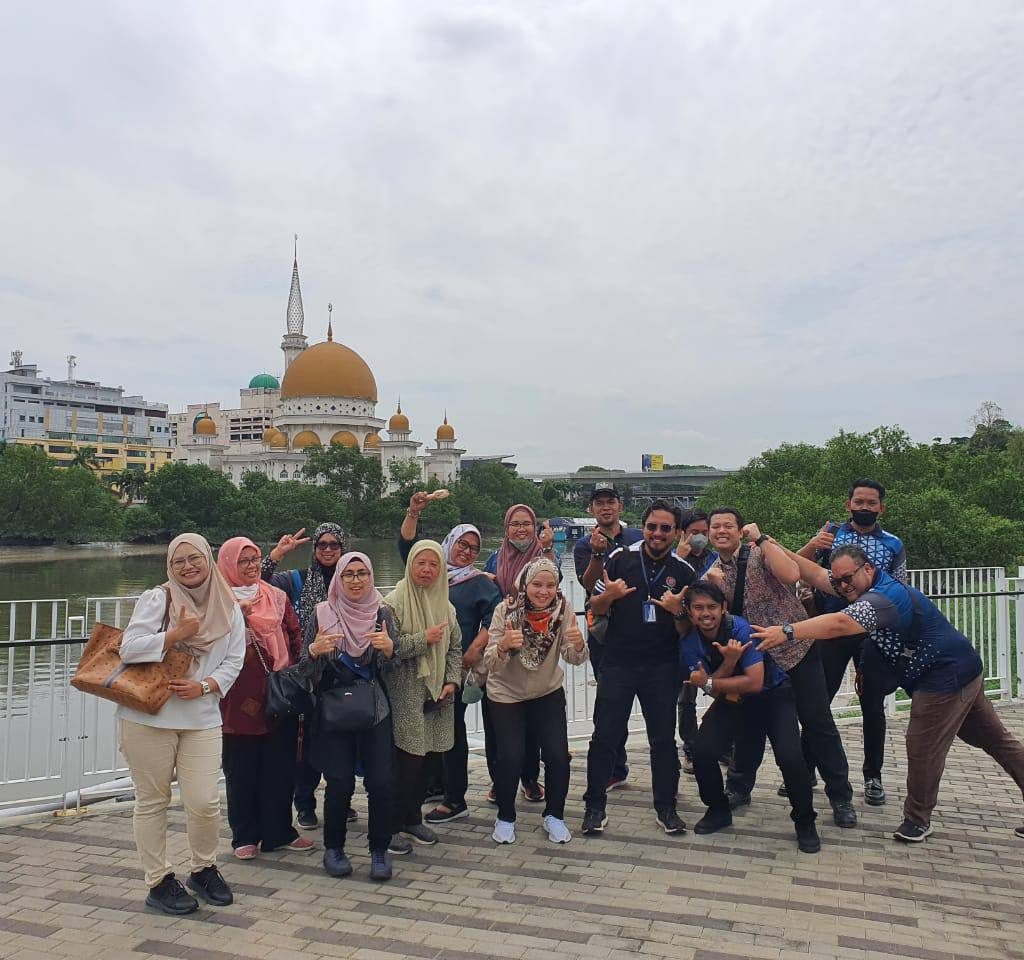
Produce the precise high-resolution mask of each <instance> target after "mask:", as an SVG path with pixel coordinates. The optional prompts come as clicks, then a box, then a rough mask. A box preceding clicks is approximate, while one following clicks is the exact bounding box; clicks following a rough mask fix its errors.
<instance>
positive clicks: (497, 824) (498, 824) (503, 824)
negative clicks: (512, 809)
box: [491, 820, 516, 843]
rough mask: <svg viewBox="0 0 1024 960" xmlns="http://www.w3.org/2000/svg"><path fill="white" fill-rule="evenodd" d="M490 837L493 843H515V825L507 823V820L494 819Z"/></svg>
mask: <svg viewBox="0 0 1024 960" xmlns="http://www.w3.org/2000/svg"><path fill="white" fill-rule="evenodd" d="M491 839H492V840H493V841H494V842H495V843H515V842H516V825H515V824H514V823H509V822H508V821H507V820H495V821H494V833H492V834H491Z"/></svg>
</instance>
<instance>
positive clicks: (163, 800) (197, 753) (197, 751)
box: [121, 720, 221, 887]
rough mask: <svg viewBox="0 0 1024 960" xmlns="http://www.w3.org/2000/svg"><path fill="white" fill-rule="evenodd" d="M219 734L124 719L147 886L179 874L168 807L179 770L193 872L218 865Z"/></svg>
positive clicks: (215, 730) (123, 741)
mask: <svg viewBox="0 0 1024 960" xmlns="http://www.w3.org/2000/svg"><path fill="white" fill-rule="evenodd" d="M220 734H221V730H220V727H214V728H212V729H210V730H165V729H163V728H161V727H149V726H146V725H145V724H141V723H133V722H132V721H130V720H122V721H121V752H122V753H123V754H124V757H125V759H126V760H127V761H128V767H129V769H130V770H131V775H132V782H133V783H134V784H135V816H134V819H133V825H134V827H135V845H136V847H138V850H139V859H140V860H141V861H142V869H143V870H144V871H145V872H146V886H148V887H155V886H156V885H157V884H158V883H159V882H160V881H161V880H162V879H163V878H164V877H165V876H166V875H167V874H168V873H172V872H173V870H174V868H173V867H172V866H171V864H170V863H169V862H168V860H167V807H168V805H169V804H170V802H171V781H172V780H173V779H174V775H175V771H177V778H178V788H179V790H180V792H181V802H182V806H184V808H185V817H186V822H187V825H188V844H189V848H190V849H191V853H192V859H191V862H190V864H189V869H190V870H191V871H192V872H195V871H197V870H202V869H203V868H204V867H212V866H213V865H214V864H215V863H216V862H217V841H218V832H219V829H220V791H219V789H218V785H217V781H218V779H219V777H220V762H221V736H220Z"/></svg>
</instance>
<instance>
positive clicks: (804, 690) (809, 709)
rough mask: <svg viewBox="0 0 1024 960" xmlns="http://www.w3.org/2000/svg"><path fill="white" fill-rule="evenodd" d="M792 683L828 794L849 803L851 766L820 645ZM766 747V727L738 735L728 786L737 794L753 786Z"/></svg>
mask: <svg viewBox="0 0 1024 960" xmlns="http://www.w3.org/2000/svg"><path fill="white" fill-rule="evenodd" d="M789 682H790V685H791V686H792V689H793V694H794V696H795V697H796V714H797V717H798V718H799V720H800V726H801V727H802V728H803V743H804V744H806V746H807V747H808V748H809V753H810V756H811V757H812V758H813V760H814V762H815V764H816V766H817V767H818V769H819V770H821V775H822V778H823V779H824V781H825V793H827V794H828V798H829V800H830V801H831V802H832V804H833V806H834V805H835V804H837V803H849V802H850V801H851V800H852V799H853V788H852V787H851V786H850V765H849V763H848V762H847V760H846V751H845V750H844V749H843V740H842V738H841V737H840V736H839V731H838V730H837V729H836V722H835V719H834V718H833V716H832V704H831V701H830V700H829V697H828V689H827V688H826V686H825V671H824V669H823V668H822V665H821V654H820V653H819V651H818V645H817V644H815V645H814V646H812V647H811V649H810V650H809V651H808V652H807V656H805V657H804V658H803V660H801V661H800V662H799V663H798V664H797V665H796V666H795V667H793V669H792V670H790V671H789ZM764 746H765V734H764V731H763V730H760V729H758V728H746V727H744V728H743V729H741V730H740V732H739V733H738V734H737V737H736V760H735V766H734V767H733V768H730V770H729V789H730V790H732V791H733V792H734V793H739V794H743V795H746V794H749V793H750V791H751V790H753V789H754V784H755V782H756V781H757V771H758V769H759V768H760V766H761V761H762V760H763V759H764Z"/></svg>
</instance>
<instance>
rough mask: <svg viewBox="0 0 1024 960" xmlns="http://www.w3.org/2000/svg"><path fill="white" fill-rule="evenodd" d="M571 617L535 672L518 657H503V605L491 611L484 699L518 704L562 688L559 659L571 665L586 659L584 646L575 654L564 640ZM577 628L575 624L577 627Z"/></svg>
mask: <svg viewBox="0 0 1024 960" xmlns="http://www.w3.org/2000/svg"><path fill="white" fill-rule="evenodd" d="M575 616H576V615H575V614H573V613H570V614H569V616H567V617H566V618H565V619H564V620H563V621H562V623H561V625H560V626H559V628H558V636H557V638H556V640H555V642H554V643H553V644H551V649H550V650H549V651H548V655H547V657H546V658H545V660H544V662H543V663H542V664H541V665H540V666H539V667H538V668H537V669H536V670H527V669H526V667H524V666H523V664H522V662H521V661H520V659H519V657H513V656H509V655H508V654H502V653H501V652H500V651H499V649H498V643H499V641H500V640H501V638H502V637H503V636H504V635H505V601H504V600H502V602H501V603H499V604H498V606H497V607H496V608H495V610H494V617H493V618H492V619H491V626H490V628H489V629H488V637H487V649H486V650H484V663H483V665H484V668H485V669H486V670H487V699H488V700H493V701H494V702H495V703H519V702H520V701H522V700H536V699H538V698H539V697H546V696H547V695H548V694H549V693H554V691H555V690H557V689H558V688H559V687H561V686H562V678H563V676H564V674H563V672H562V667H561V664H560V663H559V658H563V659H564V660H565V662H566V663H571V664H573V665H577V664H581V663H583V662H584V661H585V660H586V659H587V646H586V644H585V643H584V645H583V649H582V650H580V651H579V652H577V650H576V648H575V647H574V646H573V645H572V644H571V643H569V641H568V640H566V639H565V632H566V630H567V629H568V627H569V624H570V623H571V622H573V621H574V620H575ZM577 626H578V624H577Z"/></svg>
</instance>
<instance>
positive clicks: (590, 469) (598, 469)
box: [576, 463, 612, 473]
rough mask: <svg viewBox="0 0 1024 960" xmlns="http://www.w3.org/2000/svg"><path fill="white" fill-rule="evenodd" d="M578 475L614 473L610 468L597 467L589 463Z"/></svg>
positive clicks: (581, 468) (580, 469) (578, 471)
mask: <svg viewBox="0 0 1024 960" xmlns="http://www.w3.org/2000/svg"><path fill="white" fill-rule="evenodd" d="M576 472H577V473H611V472H612V471H611V470H610V469H609V468H608V467H595V466H594V464H592V463H588V464H586V466H582V467H580V468H579V469H578V470H577V471H576Z"/></svg>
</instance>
